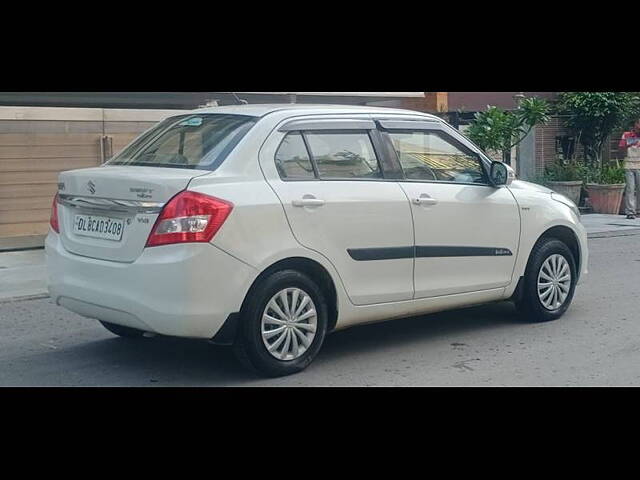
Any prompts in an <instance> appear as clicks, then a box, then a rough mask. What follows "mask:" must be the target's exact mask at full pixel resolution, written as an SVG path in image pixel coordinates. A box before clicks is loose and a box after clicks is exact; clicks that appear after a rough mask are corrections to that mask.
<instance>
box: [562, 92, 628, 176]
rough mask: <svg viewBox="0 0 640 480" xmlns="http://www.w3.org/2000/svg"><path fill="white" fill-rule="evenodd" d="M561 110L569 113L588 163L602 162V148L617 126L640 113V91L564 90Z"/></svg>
mask: <svg viewBox="0 0 640 480" xmlns="http://www.w3.org/2000/svg"><path fill="white" fill-rule="evenodd" d="M558 113H560V114H562V115H567V119H566V122H565V123H566V126H567V127H568V128H569V129H571V130H572V131H573V132H574V134H575V136H576V138H577V139H578V141H579V142H580V144H581V145H582V147H583V150H584V156H585V159H586V160H587V162H588V163H591V164H595V165H599V164H600V163H601V159H602V151H603V148H604V146H605V145H606V143H607V141H608V140H609V138H610V137H611V134H612V133H613V132H614V130H616V129H618V128H622V127H627V126H628V124H629V123H631V122H633V120H634V117H635V118H638V115H640V95H639V94H638V92H562V93H561V94H560V95H559V97H558Z"/></svg>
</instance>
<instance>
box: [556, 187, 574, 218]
mask: <svg viewBox="0 0 640 480" xmlns="http://www.w3.org/2000/svg"><path fill="white" fill-rule="evenodd" d="M551 198H553V199H554V200H555V201H556V202H560V203H562V204H564V205H566V206H567V207H569V208H570V209H571V210H572V211H573V213H575V214H576V217H578V218H580V209H579V208H578V206H577V205H576V204H575V203H573V202H572V201H571V200H569V199H568V198H567V197H565V196H564V195H560V194H559V193H556V192H553V193H552V194H551Z"/></svg>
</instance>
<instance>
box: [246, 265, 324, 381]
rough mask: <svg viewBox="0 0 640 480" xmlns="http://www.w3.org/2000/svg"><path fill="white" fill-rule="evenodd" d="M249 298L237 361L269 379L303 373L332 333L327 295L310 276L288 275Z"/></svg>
mask: <svg viewBox="0 0 640 480" xmlns="http://www.w3.org/2000/svg"><path fill="white" fill-rule="evenodd" d="M249 295H250V297H249V298H248V300H247V304H246V306H245V308H244V309H243V312H242V316H241V325H240V332H239V338H238V339H237V341H236V344H235V351H236V355H237V356H238V358H239V359H240V360H241V362H242V363H244V364H245V365H246V366H248V367H250V368H251V369H252V370H256V371H258V372H259V373H261V374H263V375H267V376H270V377H278V376H283V375H290V374H292V373H297V372H300V371H301V370H304V369H305V368H306V367H307V366H308V365H309V364H310V363H311V362H312V361H313V359H314V358H315V356H316V355H317V353H318V351H319V350H320V347H321V346H322V343H323V341H324V337H325V334H326V331H327V318H328V316H327V311H328V309H327V303H326V299H325V296H324V293H323V292H322V290H321V289H320V288H319V287H318V285H317V284H316V283H315V282H314V281H313V280H312V279H311V278H309V277H308V276H307V275H305V274H303V273H301V272H298V271H295V270H283V271H280V272H275V273H273V274H271V275H269V276H268V277H266V278H265V279H263V280H262V281H261V282H260V283H259V284H258V285H257V286H256V288H254V289H252V292H251V293H250V294H249Z"/></svg>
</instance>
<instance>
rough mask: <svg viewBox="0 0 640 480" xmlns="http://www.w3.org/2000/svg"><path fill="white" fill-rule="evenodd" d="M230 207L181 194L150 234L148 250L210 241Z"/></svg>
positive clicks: (215, 200)
mask: <svg viewBox="0 0 640 480" xmlns="http://www.w3.org/2000/svg"><path fill="white" fill-rule="evenodd" d="M231 210H233V204H232V203H230V202H227V201H225V200H220V199H219V198H215V197H210V196H209V195H204V194H202V193H196V192H187V191H184V192H181V193H179V194H178V195H176V196H175V197H173V198H172V199H171V200H169V203H167V204H166V205H165V206H164V208H163V209H162V212H160V216H159V217H158V219H157V220H156V223H155V225H154V226H153V230H151V233H150V234H149V238H148V240H147V247H156V246H158V245H169V244H172V243H193V242H210V241H211V239H212V238H213V236H214V235H215V234H216V232H217V231H218V230H219V229H220V227H221V226H222V224H223V223H224V222H225V220H226V219H227V217H228V216H229V214H230V213H231Z"/></svg>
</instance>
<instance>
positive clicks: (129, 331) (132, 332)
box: [100, 321, 144, 338]
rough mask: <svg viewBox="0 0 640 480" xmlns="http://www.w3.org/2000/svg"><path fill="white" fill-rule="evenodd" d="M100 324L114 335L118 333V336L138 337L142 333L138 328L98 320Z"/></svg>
mask: <svg viewBox="0 0 640 480" xmlns="http://www.w3.org/2000/svg"><path fill="white" fill-rule="evenodd" d="M100 323H101V324H102V326H103V327H104V328H106V329H107V330H109V331H110V332H111V333H113V334H114V335H118V336H119V337H124V338H139V337H142V336H143V335H144V332H143V331H142V330H138V329H136V328H131V327H125V326H122V325H116V324H115V323H108V322H103V321H100Z"/></svg>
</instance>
